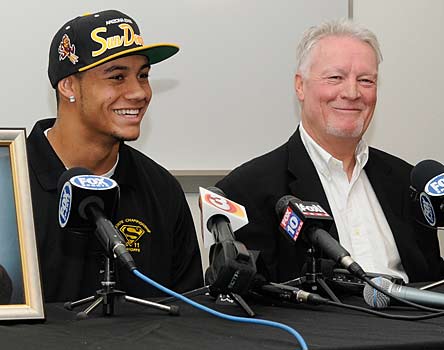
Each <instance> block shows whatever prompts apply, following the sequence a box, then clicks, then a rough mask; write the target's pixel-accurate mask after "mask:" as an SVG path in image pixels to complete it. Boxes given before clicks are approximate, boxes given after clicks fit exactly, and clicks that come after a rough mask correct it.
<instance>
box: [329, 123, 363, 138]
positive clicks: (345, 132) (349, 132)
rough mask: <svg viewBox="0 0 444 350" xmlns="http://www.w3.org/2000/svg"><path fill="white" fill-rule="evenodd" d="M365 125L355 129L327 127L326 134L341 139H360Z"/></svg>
mask: <svg viewBox="0 0 444 350" xmlns="http://www.w3.org/2000/svg"><path fill="white" fill-rule="evenodd" d="M363 126H364V123H359V124H357V125H355V126H354V127H353V128H345V127H341V126H337V125H327V128H326V132H327V134H328V135H331V136H335V137H340V138H353V139H355V138H358V137H361V136H362V134H363Z"/></svg>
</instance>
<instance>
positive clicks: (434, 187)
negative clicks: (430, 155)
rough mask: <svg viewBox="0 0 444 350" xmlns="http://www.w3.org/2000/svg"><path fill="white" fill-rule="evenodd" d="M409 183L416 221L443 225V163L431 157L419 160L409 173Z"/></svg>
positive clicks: (428, 224) (429, 224)
mask: <svg viewBox="0 0 444 350" xmlns="http://www.w3.org/2000/svg"><path fill="white" fill-rule="evenodd" d="M410 184H411V186H410V190H411V197H412V199H413V203H414V204H415V212H416V218H417V221H419V222H420V223H422V224H425V225H427V226H431V227H442V226H444V165H442V164H441V163H439V162H437V161H435V160H431V159H427V160H423V161H421V162H419V163H418V164H416V166H414V167H413V169H412V171H411V173H410ZM418 202H419V203H418Z"/></svg>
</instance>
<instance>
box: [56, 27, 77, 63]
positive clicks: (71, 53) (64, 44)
mask: <svg viewBox="0 0 444 350" xmlns="http://www.w3.org/2000/svg"><path fill="white" fill-rule="evenodd" d="M66 57H68V59H69V60H70V61H71V63H72V64H76V63H77V62H78V61H79V56H77V55H76V47H75V45H74V44H71V39H70V38H69V36H68V35H67V34H65V35H63V37H62V41H61V42H60V44H59V61H62V60H64V59H65V58H66Z"/></svg>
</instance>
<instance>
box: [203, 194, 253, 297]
mask: <svg viewBox="0 0 444 350" xmlns="http://www.w3.org/2000/svg"><path fill="white" fill-rule="evenodd" d="M200 193H201V195H200V203H201V213H202V225H203V230H202V232H205V230H206V231H207V232H208V233H209V234H210V235H211V239H207V243H208V242H209V241H213V242H214V244H213V245H211V248H210V265H209V267H208V269H207V271H206V273H205V281H206V283H207V284H210V286H211V287H210V289H211V291H212V292H213V293H215V294H228V293H236V294H240V295H242V294H245V293H246V292H247V291H248V288H249V286H250V284H251V281H252V279H253V276H254V275H255V274H256V263H255V259H254V257H253V255H252V253H251V252H250V251H249V250H248V249H247V248H246V247H245V245H244V244H243V243H241V242H239V241H236V239H235V237H234V234H233V227H232V223H233V222H234V223H236V228H239V227H241V226H243V225H245V224H246V223H247V222H248V220H247V216H246V212H245V208H244V207H242V206H240V205H239V204H237V203H235V202H233V201H230V200H229V199H227V198H226V197H225V193H224V192H223V191H222V190H221V189H219V188H217V187H211V188H209V189H204V188H200Z"/></svg>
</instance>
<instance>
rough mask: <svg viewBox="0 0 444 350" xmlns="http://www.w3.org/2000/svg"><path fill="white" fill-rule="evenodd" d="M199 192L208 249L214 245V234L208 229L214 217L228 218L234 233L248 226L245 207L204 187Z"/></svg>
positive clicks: (205, 241) (203, 233)
mask: <svg viewBox="0 0 444 350" xmlns="http://www.w3.org/2000/svg"><path fill="white" fill-rule="evenodd" d="M199 192H200V205H201V223H202V238H203V242H204V245H205V247H206V248H208V247H209V246H211V245H212V244H213V243H214V237H213V234H212V233H211V232H210V230H209V229H208V220H209V219H210V218H211V217H212V216H215V215H223V216H225V217H226V218H228V220H229V221H230V224H231V228H232V229H233V231H236V230H238V229H240V228H241V227H243V226H245V225H246V224H248V218H247V212H246V211H245V208H244V206H242V205H240V204H237V203H236V202H233V201H231V200H229V199H228V198H225V197H223V196H220V195H218V194H217V193H214V192H211V191H209V190H207V189H206V188H203V187H199Z"/></svg>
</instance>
